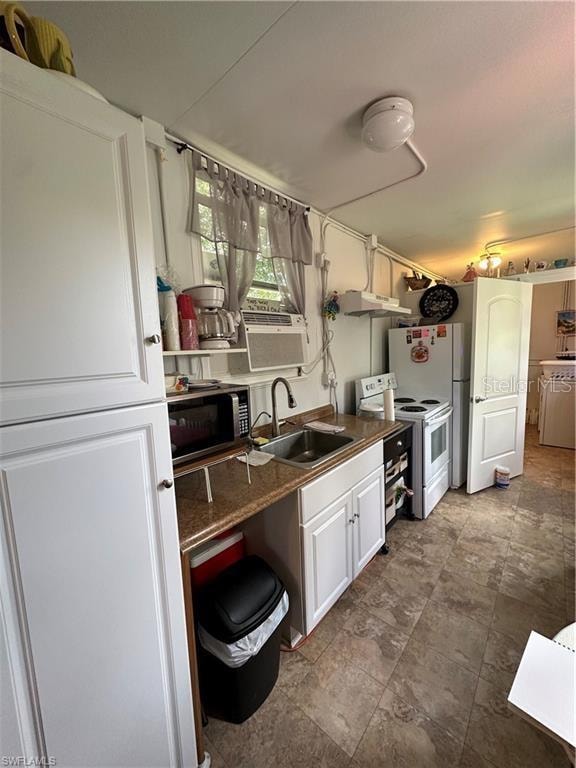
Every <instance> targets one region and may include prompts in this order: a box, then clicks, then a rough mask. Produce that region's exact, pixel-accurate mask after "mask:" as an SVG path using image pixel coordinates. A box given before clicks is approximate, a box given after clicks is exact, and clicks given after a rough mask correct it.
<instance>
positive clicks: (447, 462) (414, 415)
mask: <svg viewBox="0 0 576 768" xmlns="http://www.w3.org/2000/svg"><path fill="white" fill-rule="evenodd" d="M395 386H396V380H395V377H394V374H381V375H380V376H370V377H369V378H366V379H360V380H359V381H357V382H356V405H357V414H358V415H365V414H366V413H367V412H368V413H370V414H371V415H372V418H374V417H378V416H380V418H384V397H385V395H384V392H385V390H388V389H394V418H396V419H398V420H401V421H411V422H413V430H412V484H413V486H414V487H413V489H412V490H413V491H414V497H413V499H412V512H413V513H414V515H415V516H416V517H419V518H422V519H424V518H426V517H428V515H429V514H430V512H432V510H433V509H434V507H435V506H436V504H438V502H439V501H440V499H441V498H442V497H443V496H444V494H445V493H446V491H447V490H448V488H449V487H450V477H451V460H452V446H451V419H452V411H453V409H452V406H451V404H450V402H449V401H448V400H446V399H445V398H441V397H434V395H432V394H431V395H430V396H428V397H416V396H413V395H411V394H410V393H407V392H402V391H398V390H396V389H395ZM380 414H381V415H380Z"/></svg>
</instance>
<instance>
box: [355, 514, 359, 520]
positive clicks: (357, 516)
mask: <svg viewBox="0 0 576 768" xmlns="http://www.w3.org/2000/svg"><path fill="white" fill-rule="evenodd" d="M354 517H355V518H356V520H358V518H359V517H360V515H359V514H358V512H354Z"/></svg>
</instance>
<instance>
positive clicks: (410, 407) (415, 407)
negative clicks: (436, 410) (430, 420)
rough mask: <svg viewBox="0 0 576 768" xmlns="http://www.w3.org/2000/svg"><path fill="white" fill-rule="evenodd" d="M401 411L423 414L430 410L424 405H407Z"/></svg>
mask: <svg viewBox="0 0 576 768" xmlns="http://www.w3.org/2000/svg"><path fill="white" fill-rule="evenodd" d="M400 410H401V411H409V412H410V413H422V411H427V410H428V408H424V407H423V406H422V405H405V406H403V407H402V408H400Z"/></svg>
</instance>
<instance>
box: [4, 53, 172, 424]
mask: <svg viewBox="0 0 576 768" xmlns="http://www.w3.org/2000/svg"><path fill="white" fill-rule="evenodd" d="M0 111H1V114H2V122H1V125H0V161H1V164H2V173H1V174H0V176H1V201H2V202H1V205H2V210H1V214H2V227H1V232H0V248H1V259H2V263H1V270H2V279H1V280H0V307H1V317H0V326H1V328H2V341H1V344H2V370H1V381H0V388H1V389H0V392H1V400H2V405H1V408H0V420H1V421H2V422H3V423H10V422H17V421H31V420H34V419H42V418H46V417H48V416H60V415H66V414H70V413H75V412H85V411H89V410H100V409H104V408H110V407H117V406H123V405H130V404H137V403H141V402H146V401H152V400H158V399H161V398H162V397H163V396H164V387H163V366H162V357H161V345H160V343H153V342H154V341H156V339H155V338H154V337H155V335H156V336H157V335H158V334H159V333H160V331H159V328H160V321H159V317H158V302H157V295H156V277H155V272H154V254H153V238H152V227H151V216H150V210H149V199H148V181H147V171H146V157H145V144H144V134H143V128H142V124H141V123H140V121H139V120H137V119H136V118H134V117H132V116H131V115H128V114H126V113H125V112H122V111H121V110H119V109H116V108H115V107H113V106H111V105H109V104H106V103H104V102H102V101H99V100H98V99H96V98H94V97H93V96H90V95H88V94H86V93H84V92H82V91H80V90H79V89H78V88H77V87H75V86H73V85H70V84H69V83H68V82H64V81H62V80H60V79H57V78H56V77H54V75H53V74H51V73H50V72H48V71H46V70H42V69H39V68H38V67H35V66H33V65H32V64H29V63H27V62H25V61H23V60H22V59H19V58H18V57H17V56H13V55H11V54H9V53H7V52H6V51H3V50H0ZM158 342H159V336H158Z"/></svg>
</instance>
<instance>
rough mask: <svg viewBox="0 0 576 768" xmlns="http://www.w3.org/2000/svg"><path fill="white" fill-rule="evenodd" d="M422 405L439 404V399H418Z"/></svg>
mask: <svg viewBox="0 0 576 768" xmlns="http://www.w3.org/2000/svg"><path fill="white" fill-rule="evenodd" d="M420 402H421V403H422V404H423V405H440V400H420Z"/></svg>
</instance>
